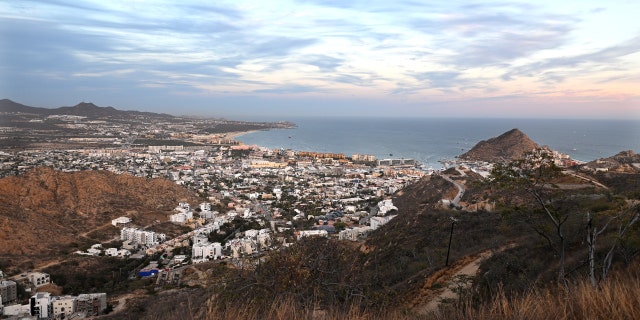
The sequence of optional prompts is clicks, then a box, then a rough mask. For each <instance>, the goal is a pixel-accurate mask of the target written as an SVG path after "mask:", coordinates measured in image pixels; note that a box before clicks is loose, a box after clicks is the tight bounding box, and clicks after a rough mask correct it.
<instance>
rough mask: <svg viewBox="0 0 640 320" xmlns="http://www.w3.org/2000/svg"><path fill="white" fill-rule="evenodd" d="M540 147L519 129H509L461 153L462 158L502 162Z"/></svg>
mask: <svg viewBox="0 0 640 320" xmlns="http://www.w3.org/2000/svg"><path fill="white" fill-rule="evenodd" d="M537 148H540V146H539V145H538V144H537V143H535V142H534V141H533V140H531V138H529V137H528V136H527V135H526V134H524V133H523V132H522V131H520V130H518V129H512V130H509V131H507V132H505V133H503V134H501V135H500V136H498V137H494V138H491V139H489V140H482V141H480V142H478V143H477V144H476V145H475V146H474V147H473V148H471V150H469V151H467V152H465V153H464V154H462V155H460V156H459V158H460V159H462V160H473V161H486V162H501V161H509V160H513V159H517V158H520V157H522V155H523V154H524V153H526V152H529V151H532V150H534V149H537Z"/></svg>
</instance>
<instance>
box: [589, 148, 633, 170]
mask: <svg viewBox="0 0 640 320" xmlns="http://www.w3.org/2000/svg"><path fill="white" fill-rule="evenodd" d="M581 167H582V169H583V170H585V171H602V170H606V171H614V172H621V173H640V154H636V153H634V152H633V150H627V151H622V152H619V153H618V154H616V155H614V156H611V157H608V158H602V159H598V160H594V161H591V162H588V163H585V164H584V165H582V166H581Z"/></svg>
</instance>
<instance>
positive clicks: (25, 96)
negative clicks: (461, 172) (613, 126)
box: [0, 0, 640, 120]
mask: <svg viewBox="0 0 640 320" xmlns="http://www.w3.org/2000/svg"><path fill="white" fill-rule="evenodd" d="M638 17H640V1H637V0H630V1H626V0H607V1H600V0H599V1H589V0H580V1H569V0H567V1H559V0H553V1H545V0H538V1H529V0H527V1H514V0H504V1H456V0H448V1H435V0H408V1H389V0H382V1H375V0H369V1H358V0H354V1H348V0H269V1H242V0H234V1H175V0H172V1H144V0H126V1H116V0H109V1H104V0H96V1H64V0H48V1H29V0H22V1H9V0H0V99H1V98H7V99H11V100H13V101H16V102H19V103H22V104H26V105H30V106H35V107H48V108H51V107H60V106H72V105H75V104H77V103H79V102H93V103H95V104H97V105H99V106H113V107H115V108H117V109H121V110H142V111H153V112H165V113H170V114H174V115H194V116H206V117H226V118H236V119H250V118H252V119H255V118H260V117H265V118H281V119H282V120H286V119H287V117H297V116H376V117H483V118H484V117H499V118H509V117H511V118H513V117H516V118H524V117H535V118H626V119H628V118H632V119H640V19H639V18H638Z"/></svg>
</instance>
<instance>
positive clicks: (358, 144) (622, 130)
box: [237, 117, 640, 169]
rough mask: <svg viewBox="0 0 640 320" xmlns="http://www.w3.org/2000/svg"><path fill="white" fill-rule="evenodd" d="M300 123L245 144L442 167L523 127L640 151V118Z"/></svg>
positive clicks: (581, 156)
mask: <svg viewBox="0 0 640 320" xmlns="http://www.w3.org/2000/svg"><path fill="white" fill-rule="evenodd" d="M287 120H289V121H292V122H294V123H296V124H297V128H294V129H279V130H269V131H258V132H252V133H248V134H245V135H242V136H240V137H238V138H237V139H238V140H240V141H242V142H243V143H245V144H249V145H254V144H255V145H259V146H264V147H268V148H278V149H280V148H282V149H292V150H296V151H317V152H333V153H344V154H345V155H347V156H351V155H352V154H371V155H374V156H376V157H377V158H378V159H385V158H404V159H415V160H417V161H419V162H420V163H421V164H422V165H424V166H425V167H433V168H436V169H437V168H440V167H441V164H440V161H443V160H452V159H454V158H455V157H456V156H458V155H460V154H462V153H464V152H466V151H467V150H469V149H471V148H472V147H473V146H474V145H475V144H476V143H478V142H479V141H480V140H487V139H489V138H492V137H496V136H498V135H500V134H502V133H504V132H506V131H509V130H511V129H513V128H518V129H520V130H521V131H522V132H524V133H525V134H526V135H528V136H529V137H530V138H531V139H532V140H533V141H535V142H537V143H538V144H540V145H547V146H549V147H550V148H551V149H553V150H557V151H560V152H562V153H566V154H569V155H570V156H571V157H572V158H573V159H575V160H579V161H585V162H587V161H592V160H595V159H599V158H605V157H609V156H612V155H615V154H617V153H618V152H620V151H624V150H634V151H635V152H640V120H586V119H580V120H578V119H571V120H568V119H557V120H550V119H428V118H411V119H409V118H384V119H383V118H317V117H316V118H295V119H287Z"/></svg>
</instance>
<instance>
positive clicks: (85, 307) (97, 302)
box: [76, 293, 107, 317]
mask: <svg viewBox="0 0 640 320" xmlns="http://www.w3.org/2000/svg"><path fill="white" fill-rule="evenodd" d="M106 309H107V294H106V293H90V294H81V295H79V296H78V298H77V299H76V312H77V313H83V314H84V315H85V317H94V316H97V315H99V314H101V313H103V312H104V311H105V310H106Z"/></svg>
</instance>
